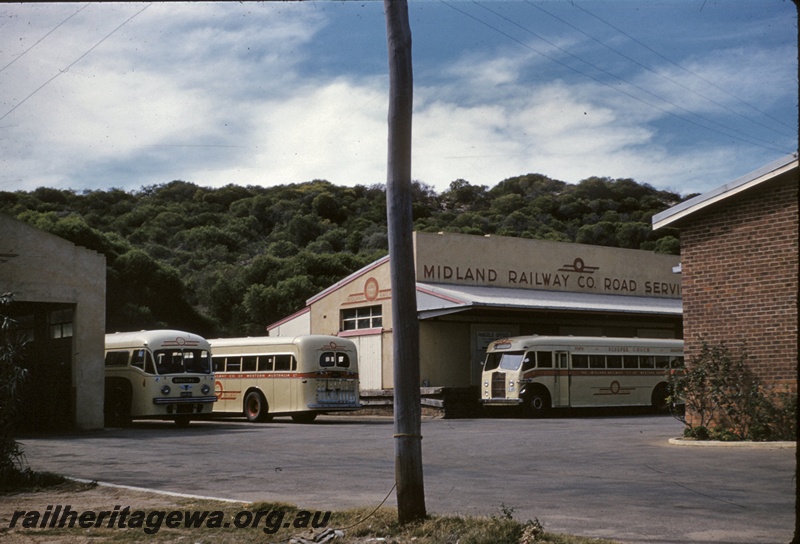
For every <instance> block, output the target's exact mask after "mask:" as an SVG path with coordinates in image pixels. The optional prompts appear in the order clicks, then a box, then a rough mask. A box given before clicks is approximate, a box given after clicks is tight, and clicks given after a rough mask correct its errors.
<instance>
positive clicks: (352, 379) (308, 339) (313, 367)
mask: <svg viewBox="0 0 800 544" xmlns="http://www.w3.org/2000/svg"><path fill="white" fill-rule="evenodd" d="M209 342H210V343H211V351H212V353H213V368H214V373H215V376H216V383H215V393H216V396H217V402H216V404H215V405H214V414H228V415H244V416H245V417H247V419H248V420H249V421H252V422H263V421H270V420H271V419H272V418H273V417H274V416H291V418H292V419H293V420H294V421H296V422H298V423H311V422H312V421H314V419H315V418H316V417H317V415H318V414H324V413H332V412H344V411H352V410H358V409H359V408H361V404H360V400H359V395H358V356H357V354H356V345H355V344H354V343H353V342H352V341H351V340H348V339H346V338H339V337H336V336H323V335H305V336H295V337H288V336H287V337H282V336H276V337H269V336H262V337H247V338H218V339H215V340H209Z"/></svg>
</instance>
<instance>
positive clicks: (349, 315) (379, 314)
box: [341, 304, 383, 331]
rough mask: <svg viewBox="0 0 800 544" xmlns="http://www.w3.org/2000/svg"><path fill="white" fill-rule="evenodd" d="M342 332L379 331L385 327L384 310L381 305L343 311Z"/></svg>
mask: <svg viewBox="0 0 800 544" xmlns="http://www.w3.org/2000/svg"><path fill="white" fill-rule="evenodd" d="M341 315H342V330H343V331H354V330H358V329H379V328H381V327H382V326H383V309H382V307H381V305H380V304H378V305H376V306H365V307H363V308H348V309H346V310H342V314H341Z"/></svg>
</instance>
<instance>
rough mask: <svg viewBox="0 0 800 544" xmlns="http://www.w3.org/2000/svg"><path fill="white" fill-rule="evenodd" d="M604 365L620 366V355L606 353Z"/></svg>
mask: <svg viewBox="0 0 800 544" xmlns="http://www.w3.org/2000/svg"><path fill="white" fill-rule="evenodd" d="M606 366H607V367H608V368H622V355H607V356H606Z"/></svg>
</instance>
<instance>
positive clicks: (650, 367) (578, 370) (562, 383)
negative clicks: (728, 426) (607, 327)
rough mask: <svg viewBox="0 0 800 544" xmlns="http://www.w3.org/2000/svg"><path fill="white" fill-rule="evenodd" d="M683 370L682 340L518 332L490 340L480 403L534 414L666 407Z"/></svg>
mask: <svg viewBox="0 0 800 544" xmlns="http://www.w3.org/2000/svg"><path fill="white" fill-rule="evenodd" d="M682 369H683V340H671V339H666V340H661V339H649V338H608V337H578V336H562V337H558V336H519V337H515V338H505V339H501V340H496V341H494V342H492V343H491V344H490V345H489V347H488V349H487V351H486V359H485V362H484V366H483V376H482V382H483V387H482V391H481V403H482V404H483V405H484V406H516V407H519V409H520V410H521V411H522V413H523V414H525V415H528V416H532V417H536V416H541V415H544V414H545V413H547V412H548V411H549V410H550V409H551V408H560V407H604V406H653V407H654V408H656V409H657V410H659V411H665V410H666V409H667V408H668V407H667V395H668V393H667V382H668V380H669V374H670V373H671V372H676V371H678V372H680V371H682Z"/></svg>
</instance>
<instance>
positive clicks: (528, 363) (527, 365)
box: [522, 351, 536, 372]
mask: <svg viewBox="0 0 800 544" xmlns="http://www.w3.org/2000/svg"><path fill="white" fill-rule="evenodd" d="M535 366H536V353H535V352H533V351H529V352H527V353H526V354H525V357H523V358H522V371H523V372H525V371H526V370H530V369H532V368H534V367H535Z"/></svg>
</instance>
